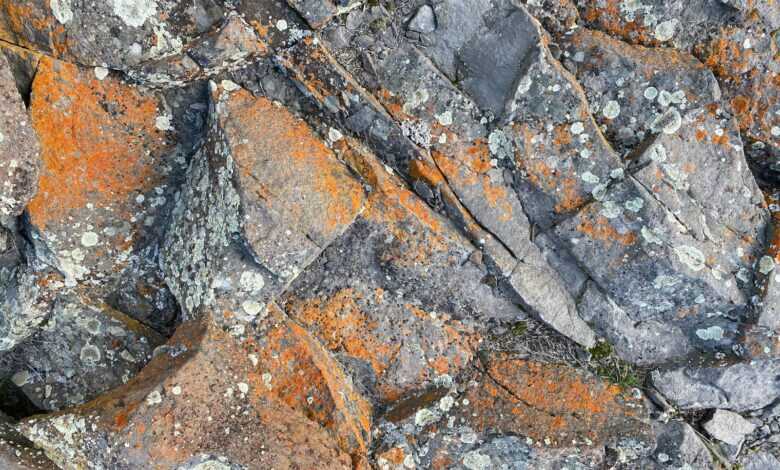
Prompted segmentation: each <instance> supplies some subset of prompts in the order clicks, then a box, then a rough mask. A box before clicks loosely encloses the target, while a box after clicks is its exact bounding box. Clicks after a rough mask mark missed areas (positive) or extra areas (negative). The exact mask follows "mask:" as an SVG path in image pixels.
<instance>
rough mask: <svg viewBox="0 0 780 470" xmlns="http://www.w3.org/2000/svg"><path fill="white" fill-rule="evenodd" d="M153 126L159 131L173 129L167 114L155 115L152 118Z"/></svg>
mask: <svg viewBox="0 0 780 470" xmlns="http://www.w3.org/2000/svg"><path fill="white" fill-rule="evenodd" d="M154 127H156V128H157V129H159V130H161V131H169V130H171V129H173V127H172V126H171V118H170V117H169V116H157V117H156V118H155V119H154Z"/></svg>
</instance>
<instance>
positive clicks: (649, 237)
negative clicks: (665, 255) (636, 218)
mask: <svg viewBox="0 0 780 470" xmlns="http://www.w3.org/2000/svg"><path fill="white" fill-rule="evenodd" d="M639 233H640V234H641V235H642V238H643V239H644V240H645V243H655V244H657V245H661V244H662V243H663V240H662V239H661V237H660V236H659V235H660V234H658V233H657V232H656V231H655V230H651V229H650V228H648V227H646V226H645V227H642V229H641V230H640V231H639Z"/></svg>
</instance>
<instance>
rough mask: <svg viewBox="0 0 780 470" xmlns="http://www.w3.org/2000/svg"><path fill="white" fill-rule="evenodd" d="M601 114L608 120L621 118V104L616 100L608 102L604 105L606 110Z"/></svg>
mask: <svg viewBox="0 0 780 470" xmlns="http://www.w3.org/2000/svg"><path fill="white" fill-rule="evenodd" d="M601 114H603V115H604V117H605V118H607V119H615V118H616V117H618V116H620V104H619V103H618V102H617V101H615V100H609V101H607V104H605V105H604V109H602V110H601Z"/></svg>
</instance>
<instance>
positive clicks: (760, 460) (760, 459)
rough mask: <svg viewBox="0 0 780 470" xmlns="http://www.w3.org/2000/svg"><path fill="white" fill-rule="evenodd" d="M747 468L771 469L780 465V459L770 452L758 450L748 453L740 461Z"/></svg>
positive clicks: (748, 469) (750, 469)
mask: <svg viewBox="0 0 780 470" xmlns="http://www.w3.org/2000/svg"><path fill="white" fill-rule="evenodd" d="M740 464H741V465H742V468H744V469H745V470H770V469H772V468H777V467H778V466H779V465H780V460H777V458H776V457H775V456H774V455H772V454H770V453H769V452H756V453H752V454H748V455H747V456H745V458H744V459H743V460H742V461H741V462H740Z"/></svg>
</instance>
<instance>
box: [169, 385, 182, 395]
mask: <svg viewBox="0 0 780 470" xmlns="http://www.w3.org/2000/svg"><path fill="white" fill-rule="evenodd" d="M171 393H172V394H174V395H177V396H178V395H181V387H180V386H179V385H174V386H173V387H171Z"/></svg>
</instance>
